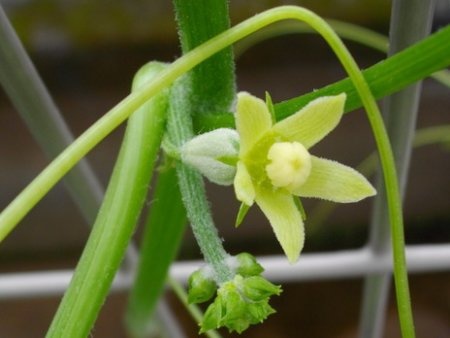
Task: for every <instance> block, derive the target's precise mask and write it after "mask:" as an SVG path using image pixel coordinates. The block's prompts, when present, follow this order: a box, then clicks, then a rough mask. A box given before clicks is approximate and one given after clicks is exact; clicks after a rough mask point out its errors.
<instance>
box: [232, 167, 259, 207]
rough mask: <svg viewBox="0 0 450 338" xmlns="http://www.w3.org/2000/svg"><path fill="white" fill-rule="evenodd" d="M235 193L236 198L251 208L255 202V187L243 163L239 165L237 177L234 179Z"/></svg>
mask: <svg viewBox="0 0 450 338" xmlns="http://www.w3.org/2000/svg"><path fill="white" fill-rule="evenodd" d="M234 191H235V193H236V198H237V199H238V200H239V201H241V202H244V203H245V204H247V205H248V206H251V205H252V204H253V202H254V200H255V187H254V186H253V182H252V178H251V177H250V174H249V173H248V171H247V168H246V167H245V165H244V164H243V163H242V162H240V161H239V162H238V163H237V167H236V176H235V177H234Z"/></svg>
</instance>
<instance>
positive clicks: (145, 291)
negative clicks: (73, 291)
mask: <svg viewBox="0 0 450 338" xmlns="http://www.w3.org/2000/svg"><path fill="white" fill-rule="evenodd" d="M185 224H186V212H185V210H184V207H183V204H182V202H181V196H180V192H179V188H178V184H177V177H176V173H175V169H174V168H167V169H166V168H164V169H162V170H161V171H160V173H159V176H158V180H157V182H156V186H155V192H154V195H153V199H152V203H151V209H150V213H149V217H148V219H147V222H146V225H145V231H144V234H143V237H142V242H141V246H140V252H139V263H138V266H137V271H136V277H135V279H134V284H133V287H132V288H131V291H130V295H129V300H128V307H127V313H126V317H125V318H126V325H127V328H128V331H129V332H130V333H131V334H132V336H133V337H136V338H137V337H145V336H146V333H147V332H148V325H149V323H150V321H151V316H152V314H153V312H154V308H155V306H156V303H157V301H158V299H159V297H160V295H161V294H162V292H163V291H164V285H165V282H166V279H167V272H168V270H169V267H170V264H171V263H172V261H173V260H174V259H175V256H176V254H177V252H178V247H179V244H180V241H181V238H182V237H183V236H182V235H183V233H184V230H185Z"/></svg>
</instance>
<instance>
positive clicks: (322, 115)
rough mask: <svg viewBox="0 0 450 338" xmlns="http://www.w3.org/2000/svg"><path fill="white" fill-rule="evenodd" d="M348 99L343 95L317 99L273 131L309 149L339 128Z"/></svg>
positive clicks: (274, 127)
mask: <svg viewBox="0 0 450 338" xmlns="http://www.w3.org/2000/svg"><path fill="white" fill-rule="evenodd" d="M346 97H347V96H346V95H345V93H342V94H340V95H336V96H323V97H320V98H318V99H315V100H313V101H311V102H310V103H308V104H307V105H306V106H305V107H303V108H302V109H300V110H299V111H298V112H297V113H295V114H294V115H291V116H289V117H287V118H285V119H284V120H282V121H280V122H277V123H276V124H275V125H274V126H273V130H274V131H275V132H276V133H277V134H279V135H281V136H283V137H284V138H285V139H286V140H288V141H291V142H292V141H297V142H300V143H301V144H303V145H304V146H305V148H306V149H309V148H310V147H312V146H313V145H314V144H316V143H317V142H319V141H320V140H321V139H323V138H324V137H325V136H326V135H327V134H328V133H329V132H330V131H332V130H333V129H334V128H335V127H336V126H337V124H338V123H339V121H340V119H341V117H342V114H343V112H344V104H345V99H346Z"/></svg>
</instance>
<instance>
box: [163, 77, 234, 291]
mask: <svg viewBox="0 0 450 338" xmlns="http://www.w3.org/2000/svg"><path fill="white" fill-rule="evenodd" d="M186 80H187V79H186V78H182V79H181V81H177V82H176V83H175V84H174V86H173V87H172V90H171V99H170V108H169V113H168V121H167V137H168V138H169V139H170V142H171V143H173V144H174V145H175V146H176V147H180V146H181V145H182V144H183V143H185V142H186V141H188V140H189V139H191V138H192V137H193V136H194V133H193V128H192V119H191V116H190V115H188V114H186V112H189V111H190V102H189V97H188V94H187V93H188V91H187V88H188V85H189V83H186ZM176 167H177V175H178V183H179V185H180V191H181V195H182V198H183V202H184V205H185V207H186V212H187V216H188V219H189V221H190V223H191V227H192V231H193V233H194V236H195V239H196V240H197V243H198V245H199V247H200V249H201V251H202V254H203V256H204V258H205V260H206V262H207V263H209V264H210V265H211V267H212V269H213V271H214V277H215V280H216V282H217V284H218V285H220V284H222V283H225V282H226V281H228V280H230V279H232V277H233V273H232V271H231V270H230V268H229V267H228V265H227V264H226V263H225V261H226V258H227V257H228V254H227V253H226V251H225V249H224V248H223V245H222V241H221V239H220V238H219V236H218V233H217V229H216V227H215V226H214V222H213V219H212V216H211V212H210V209H209V204H208V201H207V199H206V193H205V187H204V183H203V179H202V177H201V175H200V174H199V173H198V172H197V171H196V170H194V169H192V168H190V167H188V166H186V165H184V164H183V163H182V162H181V161H177V166H176Z"/></svg>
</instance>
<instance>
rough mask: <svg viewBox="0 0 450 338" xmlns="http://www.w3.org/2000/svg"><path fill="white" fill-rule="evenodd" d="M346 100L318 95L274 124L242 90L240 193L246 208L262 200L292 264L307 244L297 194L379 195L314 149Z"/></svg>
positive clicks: (352, 198)
mask: <svg viewBox="0 0 450 338" xmlns="http://www.w3.org/2000/svg"><path fill="white" fill-rule="evenodd" d="M345 99H346V95H345V94H340V95H337V96H327V97H321V98H318V99H316V100H313V101H311V102H310V103H309V104H308V105H306V106H305V107H304V108H302V109H301V110H300V111H298V112H297V113H295V114H294V115H292V116H290V117H288V118H286V119H284V120H282V121H279V122H277V123H275V124H274V121H272V115H271V112H270V110H269V107H268V105H267V104H266V103H265V102H264V101H262V100H261V99H259V98H256V97H254V96H252V95H250V94H249V93H245V92H241V93H239V94H238V102H237V112H236V128H237V131H238V133H239V138H240V149H239V160H238V162H237V171H236V175H235V178H234V189H235V193H236V196H237V199H238V200H239V201H241V202H243V203H244V204H245V205H246V206H251V205H252V204H253V203H254V202H256V204H258V206H259V207H260V208H261V210H262V211H263V213H264V214H265V215H266V217H267V218H268V219H269V222H270V224H271V226H272V228H273V231H274V232H275V236H276V237H277V239H278V241H279V242H280V244H281V247H282V248H283V250H284V252H285V254H286V256H287V257H288V259H289V261H290V262H291V263H293V262H295V261H296V260H297V259H298V256H299V254H300V251H301V250H302V248H303V243H304V227H303V220H302V215H301V212H300V210H299V207H298V204H297V203H296V200H295V199H296V198H297V197H296V196H299V197H316V198H322V199H326V200H330V201H334V202H342V203H348V202H357V201H360V200H361V199H363V198H366V197H369V196H373V195H375V193H376V191H375V189H374V188H373V186H372V185H371V184H370V183H369V182H368V181H367V179H366V178H365V177H364V176H362V175H361V174H360V173H358V172H357V171H355V170H354V169H352V168H350V167H348V166H345V165H343V164H340V163H338V162H335V161H331V160H327V159H323V158H319V157H316V156H314V155H311V154H310V153H309V149H310V148H311V147H312V146H313V145H315V144H316V143H317V142H319V141H320V140H321V139H322V138H324V137H325V136H326V135H327V134H328V133H329V132H330V131H332V130H333V129H334V128H335V127H336V126H337V124H338V123H339V121H340V119H341V117H342V114H343V108H344V104H345Z"/></svg>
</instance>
